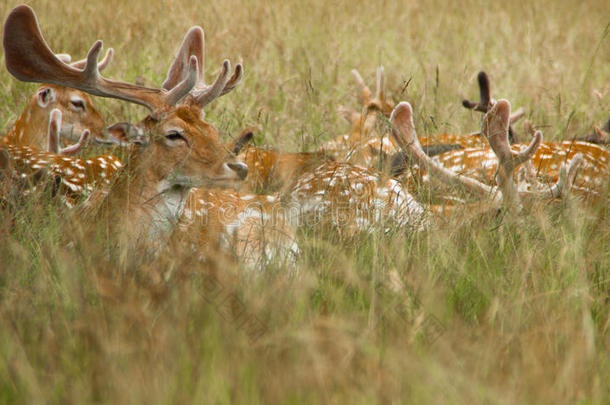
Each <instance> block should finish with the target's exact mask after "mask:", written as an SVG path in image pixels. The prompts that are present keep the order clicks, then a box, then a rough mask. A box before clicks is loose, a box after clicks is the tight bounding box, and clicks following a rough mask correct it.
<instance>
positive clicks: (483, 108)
mask: <svg viewBox="0 0 610 405" xmlns="http://www.w3.org/2000/svg"><path fill="white" fill-rule="evenodd" d="M477 82H478V83H479V102H474V101H470V100H468V99H464V100H462V105H463V106H464V107H466V108H468V109H469V110H474V111H479V112H482V113H483V114H485V113H486V112H488V111H489V109H490V108H491V107H493V106H494V104H496V100H494V99H493V98H491V90H490V89H491V85H490V84H489V77H488V76H487V73H485V72H483V71H480V72H479V74H478V75H477ZM524 115H525V112H524V110H523V108H519V109H518V110H517V111H515V112H514V113H513V114H512V115H511V116H510V126H509V127H508V138H509V140H510V141H511V143H515V142H519V136H518V135H517V134H516V133H515V131H514V130H513V127H512V124H514V123H515V122H517V121H519V120H520V119H521V118H522V117H523V116H524Z"/></svg>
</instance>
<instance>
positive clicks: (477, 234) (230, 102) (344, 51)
mask: <svg viewBox="0 0 610 405" xmlns="http://www.w3.org/2000/svg"><path fill="white" fill-rule="evenodd" d="M400 3H403V2H364V1H353V0H352V1H342V0H339V1H335V2H330V3H329V2H323V1H307V2H306V1H277V2H244V4H242V3H241V2H237V1H233V0H225V1H222V2H214V3H211V4H205V3H193V2H187V1H173V0H165V1H158V2H148V1H141V0H134V1H131V2H123V1H118V0H110V1H104V2H101V1H87V2H79V3H74V2H57V1H49V0H40V1H31V2H30V3H29V4H30V5H32V7H33V8H34V9H35V10H36V12H37V14H38V16H39V18H40V23H41V25H42V28H43V31H44V32H45V35H46V36H47V39H48V41H49V42H50V44H51V46H52V47H53V49H55V50H57V51H62V52H69V53H72V54H73V55H74V56H75V57H82V56H84V55H85V52H86V50H87V49H88V47H89V46H90V45H91V44H92V43H93V41H94V40H95V39H98V38H100V39H103V40H104V43H105V44H106V45H107V46H113V47H114V48H115V49H116V50H117V57H116V60H115V62H114V63H113V65H112V67H111V68H109V69H108V75H109V76H111V77H116V78H121V79H124V80H128V81H133V80H135V78H136V77H144V78H145V79H146V80H147V81H148V82H149V83H150V84H151V85H159V84H160V83H161V82H162V80H163V79H164V75H165V71H166V69H167V67H168V65H169V63H170V60H171V58H172V56H173V53H174V52H175V50H176V47H177V46H178V45H179V42H180V40H181V39H182V36H183V34H184V33H185V32H186V30H187V28H188V27H189V26H191V25H192V24H199V25H201V26H203V27H204V29H205V31H206V35H207V44H206V45H207V56H208V60H207V63H206V65H207V68H208V69H209V71H210V72H213V71H214V70H215V69H216V67H217V66H219V63H220V61H221V59H223V58H225V57H229V58H231V59H232V60H236V59H239V58H241V59H243V62H244V65H245V68H246V77H245V80H244V81H243V83H242V85H241V86H240V88H239V89H238V90H237V91H235V92H234V93H232V94H231V95H229V96H226V97H223V98H222V99H220V100H219V101H218V102H216V103H215V104H214V105H213V106H212V107H211V109H210V112H209V114H208V119H209V121H210V122H212V123H214V124H215V125H217V126H218V127H219V129H221V131H222V132H223V134H224V136H226V137H229V136H231V135H232V134H237V133H238V131H239V130H240V129H241V128H243V127H246V126H249V125H258V126H259V127H260V129H261V131H260V132H259V133H258V135H257V142H259V143H262V144H273V145H276V146H280V147H282V148H285V149H286V150H311V149H313V148H314V147H315V146H317V145H318V144H319V143H320V142H322V141H323V140H326V139H329V138H331V137H333V136H335V135H338V134H340V133H342V132H343V131H344V130H346V126H347V124H345V123H344V122H342V121H341V120H340V118H339V116H338V114H337V113H336V107H337V106H338V105H339V104H344V105H351V106H354V107H356V106H357V100H356V97H355V94H356V89H355V86H354V83H353V81H352V79H351V77H350V75H349V70H350V69H352V68H354V67H356V68H358V69H359V70H360V72H361V73H363V75H365V78H367V79H369V80H370V79H372V77H373V73H374V70H375V68H376V66H377V65H379V64H382V65H384V67H385V69H386V77H387V79H386V83H387V88H388V91H389V94H390V95H391V96H393V97H394V99H395V100H396V101H400V100H407V101H409V102H411V103H412V104H413V105H414V107H415V111H416V115H417V116H416V126H417V128H419V132H420V133H422V134H424V133H426V134H429V133H430V134H433V133H437V132H442V131H450V132H469V131H472V130H475V129H476V128H477V126H478V120H479V117H478V116H477V115H476V114H474V113H469V112H466V111H464V110H463V108H462V107H461V106H460V100H461V98H462V97H464V96H468V97H471V98H472V97H475V96H476V93H477V91H476V84H475V75H476V73H477V72H478V71H479V70H481V69H484V70H486V71H487V72H488V73H489V74H490V76H491V78H492V86H493V90H492V91H493V93H494V95H495V97H505V98H508V99H509V100H511V101H512V102H513V105H516V106H523V107H525V108H526V110H527V113H528V118H529V119H530V120H532V122H534V123H535V124H536V125H540V126H543V130H544V134H545V138H546V139H562V138H571V137H573V136H575V135H581V134H584V133H586V132H588V131H589V129H590V126H591V125H592V124H594V123H599V122H600V121H603V120H605V119H607V115H608V111H609V110H610V108H609V103H610V101H609V100H610V84H609V82H608V78H609V77H610V63H609V62H610V51H609V50H610V46H609V44H610V42H609V41H610V38H609V36H610V35H609V34H608V24H609V21H608V15H609V13H608V11H610V8H609V7H608V4H607V3H606V2H603V1H599V2H587V3H582V4H576V2H574V1H559V2H556V1H540V2H525V1H516V2H508V3H506V2H504V3H498V4H494V5H489V4H488V2H483V1H466V2H462V3H461V4H460V5H459V6H458V5H457V4H453V3H452V2H446V1H432V2H426V4H425V5H424V4H421V3H415V2H412V3H405V4H400ZM16 4H18V3H17V1H14V0H8V1H4V2H3V3H2V4H0V15H1V16H3V18H4V17H5V16H6V15H7V14H8V12H9V11H10V10H11V9H12V7H14V6H15V5H16ZM210 75H211V74H210ZM407 82H408V83H409V85H408V86H407V87H406V88H405V85H406V83H407ZM0 83H2V84H1V86H2V87H1V88H0V100H1V102H0V126H2V127H4V128H8V126H9V125H10V124H11V123H12V121H13V120H14V119H15V118H16V116H17V115H18V114H19V112H20V111H21V108H22V107H23V105H24V101H25V99H26V97H28V96H29V94H31V92H32V91H33V89H34V88H35V86H34V85H29V84H21V83H18V82H17V81H16V80H14V79H13V78H12V77H11V76H10V75H9V74H8V73H7V72H6V70H5V69H0ZM594 91H597V92H599V93H600V94H601V95H602V97H601V98H598V97H596V96H595V95H594ZM99 105H101V106H102V110H103V111H104V113H105V115H106V117H107V118H108V121H109V122H112V121H114V120H116V119H119V118H120V119H123V118H130V119H134V120H135V119H137V118H141V117H142V116H143V114H144V111H143V110H141V109H140V108H139V107H134V106H129V105H126V104H125V103H121V102H118V101H114V100H110V101H109V100H99ZM606 201H607V199H606ZM0 215H1V216H2V220H1V221H0V402H6V403H14V402H23V403H42V402H52V403H70V402H74V403H82V402H84V403H86V402H109V403H134V402H137V403H143V402H146V403H184V402H186V403H190V402H194V403H200V402H205V403H207V402H210V403H248V404H252V403H312V402H330V403H389V402H396V403H399V402H411V403H554V404H557V403H570V404H571V403H583V404H589V403H591V404H602V403H608V401H609V400H610V392H609V388H608V381H610V339H609V338H608V336H609V335H608V333H609V328H610V315H609V314H610V298H609V296H610V287H609V285H608V279H609V276H610V274H609V273H610V271H609V269H610V249H609V248H608V246H610V219H609V217H608V208H607V204H605V203H602V204H599V205H598V206H595V207H587V208H583V207H582V206H581V205H579V204H578V203H569V204H566V205H562V206H542V207H537V208H536V209H534V210H532V211H528V212H525V213H523V215H522V218H520V219H519V220H517V221H507V222H504V223H502V224H499V223H498V221H497V220H493V219H481V220H478V221H472V222H470V223H468V224H465V225H464V224H462V223H461V222H462V221H461V220H460V219H459V218H456V219H455V220H452V221H450V222H449V223H448V224H447V225H446V226H443V227H441V228H440V229H436V230H432V231H430V232H427V233H424V234H419V235H402V234H393V235H384V234H383V233H381V232H380V233H378V234H373V235H366V236H362V237H360V238H357V239H356V240H351V241H350V243H346V242H345V241H340V242H343V243H336V242H337V241H336V240H335V239H333V238H334V237H333V236H331V237H327V236H324V237H323V236H322V235H321V232H319V231H317V230H315V229H313V230H310V231H309V232H304V234H303V235H301V236H300V238H301V243H302V246H303V256H302V257H301V258H300V259H299V262H298V272H299V277H293V276H292V274H293V272H292V271H290V269H287V268H284V267H282V266H280V265H273V264H272V265H271V266H269V267H268V268H265V269H263V270H262V271H261V272H260V273H256V274H255V273H252V272H246V271H244V270H243V269H241V268H239V266H235V265H231V264H230V263H229V264H227V263H225V262H223V261H222V260H221V258H218V261H217V262H214V263H208V264H205V265H203V264H200V263H197V262H196V261H195V260H194V259H193V258H192V254H191V253H190V252H189V251H188V249H186V248H184V247H182V246H179V245H178V246H172V247H171V252H170V253H167V254H162V255H161V256H160V257H159V258H158V260H156V261H155V262H153V263H150V262H147V261H145V260H143V258H142V257H126V256H125V254H124V252H121V251H115V252H112V254H110V255H109V254H107V252H105V250H104V249H105V247H104V246H100V243H96V241H95V240H87V239H82V238H79V237H77V236H71V235H67V234H66V233H67V232H66V230H67V229H71V227H70V226H71V224H67V223H66V219H65V218H63V217H60V216H58V215H57V211H56V203H55V202H53V201H49V199H48V198H47V196H45V195H44V194H41V195H38V196H35V197H34V198H32V199H30V200H27V201H23V202H21V203H20V205H19V206H17V207H14V208H13V209H10V210H9V209H2V210H1V211H0ZM329 238H330V239H331V241H330V242H332V243H330V242H329ZM67 241H71V244H69V245H68V246H69V247H66V245H67ZM396 279H399V280H401V281H400V282H397V281H396ZM401 283H402V285H401ZM220 288H222V290H219V289H220ZM226 298H229V299H232V300H233V302H234V303H236V304H235V305H233V307H232V308H233V310H231V307H230V306H229V305H227V302H228V301H224V300H225V299H226ZM242 305H243V307H242ZM240 308H241V309H243V313H240V311H239V309H240ZM254 317H256V318H254ZM254 320H259V321H260V322H261V325H263V326H264V327H265V328H266V329H265V333H264V334H262V336H259V337H258V338H257V339H249V337H252V336H254V335H255V334H256V333H255V329H253V326H252V322H253V321H254ZM245 321H249V322H250V323H249V324H248V325H249V326H247V327H246V326H243V325H242V323H243V322H245ZM435 326H436V327H437V330H440V331H441V332H440V333H439V334H438V336H437V335H435V334H433V331H434V330H435V329H434V327H435ZM249 334H250V335H249ZM434 337H437V338H436V339H435V340H434V339H433V338H434ZM251 340H252V341H251ZM604 381H606V382H605V383H604Z"/></svg>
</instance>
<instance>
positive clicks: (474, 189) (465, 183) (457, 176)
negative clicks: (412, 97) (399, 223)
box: [391, 99, 583, 212]
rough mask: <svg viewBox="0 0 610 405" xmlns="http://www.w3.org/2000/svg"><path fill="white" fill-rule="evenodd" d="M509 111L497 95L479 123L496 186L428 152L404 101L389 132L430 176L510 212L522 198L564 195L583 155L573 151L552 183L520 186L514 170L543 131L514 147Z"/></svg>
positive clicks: (526, 158)
mask: <svg viewBox="0 0 610 405" xmlns="http://www.w3.org/2000/svg"><path fill="white" fill-rule="evenodd" d="M510 112H511V105H510V102H508V100H504V99H500V100H498V101H497V102H495V103H494V104H493V106H492V107H491V108H490V109H489V110H488V111H487V112H486V113H485V115H484V117H483V120H482V123H481V134H482V135H483V137H484V139H485V140H486V141H487V142H488V144H489V146H490V150H491V151H492V152H493V154H494V155H495V157H496V159H497V161H498V168H497V173H496V177H497V186H495V185H488V184H485V183H482V182H480V181H478V180H477V179H475V178H472V177H469V176H467V175H462V174H461V173H459V172H456V171H453V170H450V169H448V168H446V167H444V166H443V165H441V164H439V163H438V162H437V161H436V160H434V159H433V158H431V157H429V156H427V155H426V154H425V153H424V151H423V149H422V147H421V144H420V143H419V139H418V137H417V134H416V132H415V126H414V124H413V110H412V107H411V105H410V104H409V103H407V102H402V103H400V104H399V105H398V106H397V107H396V108H395V110H394V112H393V116H392V119H391V121H392V124H393V130H392V135H393V137H394V139H395V140H396V142H397V143H398V144H399V145H400V147H401V149H402V150H403V152H404V153H405V154H407V155H408V156H409V157H410V158H411V159H412V160H413V161H414V162H415V163H416V164H418V165H419V166H420V167H423V168H425V170H426V171H427V172H428V173H429V175H430V177H431V178H434V179H436V180H438V181H441V182H443V183H445V184H448V185H452V186H458V187H461V188H463V189H464V190H466V191H467V192H469V193H471V194H473V195H475V196H479V197H485V198H490V199H491V201H492V203H493V204H495V205H497V206H503V207H504V208H506V209H507V210H510V211H512V212H516V211H519V210H520V209H521V207H522V200H524V199H527V200H531V199H541V198H542V199H554V198H560V197H565V196H566V195H567V193H568V192H569V190H570V188H571V187H572V184H573V182H574V178H575V176H576V173H577V171H578V169H579V168H580V166H581V165H582V163H583V155H582V154H581V153H576V154H575V155H574V156H573V157H572V159H571V160H570V161H569V163H566V162H564V163H562V164H561V167H560V168H559V176H558V179H557V181H556V182H555V184H553V185H552V186H545V187H540V188H534V189H532V188H527V187H526V188H523V187H520V185H519V184H518V183H517V182H515V172H516V171H517V169H518V168H519V166H521V165H523V164H524V163H526V162H528V161H530V160H531V159H532V158H533V156H534V155H535V154H536V152H537V150H538V148H539V147H540V145H541V144H542V132H541V131H536V132H535V134H534V137H533V139H532V141H531V142H530V143H529V144H528V145H527V146H526V147H525V148H524V149H521V150H519V151H517V150H513V149H512V148H511V146H510V144H509V127H510Z"/></svg>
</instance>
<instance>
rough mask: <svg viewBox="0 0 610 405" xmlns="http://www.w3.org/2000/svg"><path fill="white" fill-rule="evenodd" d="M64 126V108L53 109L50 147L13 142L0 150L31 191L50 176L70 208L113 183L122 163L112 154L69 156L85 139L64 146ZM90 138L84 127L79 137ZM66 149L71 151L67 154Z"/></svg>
mask: <svg viewBox="0 0 610 405" xmlns="http://www.w3.org/2000/svg"><path fill="white" fill-rule="evenodd" d="M61 128H62V114H61V111H60V110H58V109H54V110H52V111H51V114H50V118H49V125H48V134H47V139H48V150H39V149H36V148H33V147H29V146H15V145H12V144H5V145H3V146H0V149H2V150H4V151H5V153H6V155H7V156H8V157H9V159H10V161H11V170H12V173H14V176H15V177H18V178H20V179H21V182H22V183H23V182H25V183H28V184H29V185H30V186H31V189H30V190H29V191H28V192H31V191H34V190H36V189H37V188H38V187H39V186H43V187H44V186H45V183H46V182H45V181H44V180H45V179H50V181H51V182H53V183H57V184H56V186H55V191H54V194H58V195H60V196H61V197H62V198H63V199H64V202H65V203H66V205H67V206H68V207H73V206H75V205H76V204H77V203H78V202H79V201H82V200H83V199H84V198H86V196H88V195H89V194H90V193H91V192H93V190H95V189H96V188H99V187H102V186H108V185H110V181H111V179H112V177H113V176H114V174H115V172H116V171H117V170H119V169H120V168H121V166H122V165H121V162H120V161H119V160H118V159H117V158H116V157H114V156H113V155H110V154H108V155H102V156H96V157H92V158H80V159H79V158H75V157H71V156H66V155H69V154H71V152H72V151H71V150H74V149H80V148H82V145H83V142H79V144H77V145H72V146H70V147H68V148H61V147H60V146H59V139H60V134H61V132H62V131H61ZM88 138H89V130H88V129H85V130H83V133H82V134H81V136H80V139H82V140H85V142H86V140H87V139H88ZM66 150H68V151H69V152H70V153H66ZM24 191H25V190H24Z"/></svg>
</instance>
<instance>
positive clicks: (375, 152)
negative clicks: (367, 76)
mask: <svg viewBox="0 0 610 405" xmlns="http://www.w3.org/2000/svg"><path fill="white" fill-rule="evenodd" d="M383 72H384V71H383V67H379V68H378V69H377V84H376V89H375V96H374V97H373V93H372V92H371V90H370V89H369V88H368V86H367V85H366V84H365V82H364V80H363V79H362V76H361V75H360V73H358V71H357V70H356V69H354V70H352V74H353V75H354V77H355V78H356V81H357V83H358V85H359V87H360V89H361V91H362V99H363V108H362V112H357V111H354V110H351V109H349V108H346V107H340V108H339V112H340V114H341V115H342V116H344V117H345V118H346V120H347V121H348V122H350V124H351V128H350V132H349V133H348V134H345V135H342V136H340V137H337V138H335V139H334V140H332V141H329V142H327V143H325V144H324V145H323V146H322V148H321V149H322V150H325V151H328V152H332V153H334V154H335V155H336V156H337V157H339V158H340V159H344V160H346V161H349V162H351V163H355V164H360V165H363V166H368V167H376V168H378V169H382V170H385V168H386V167H385V166H386V165H387V164H389V163H390V162H391V159H392V157H393V156H394V155H395V154H396V153H398V152H399V148H398V145H396V143H395V141H394V139H393V137H392V136H390V134H389V133H387V131H386V127H385V126H382V130H381V132H382V134H381V135H380V136H375V135H374V134H375V131H374V128H375V123H376V120H377V118H378V117H379V114H382V115H383V116H385V117H386V118H389V117H390V113H391V112H392V108H393V103H392V102H391V101H389V100H388V99H387V98H386V96H385V90H384V88H383V86H384V74H383ZM485 79H486V81H485V82H484V83H483V84H482V87H481V98H482V100H489V80H488V79H487V76H485ZM473 104H474V103H473ZM476 105H477V106H478V108H477V111H478V110H481V109H480V107H479V106H480V105H483V104H482V102H480V103H478V104H476ZM481 111H482V110H481ZM522 116H523V109H519V110H518V111H516V112H515V113H514V114H513V115H511V124H512V123H514V122H516V121H518V120H519V119H520V118H521V117H522ZM511 133H512V129H511ZM511 136H512V135H511ZM420 143H421V145H422V147H423V149H424V151H425V152H426V154H428V155H430V156H434V155H437V154H440V153H443V152H445V151H449V150H454V149H461V148H465V147H476V146H484V145H485V141H484V140H483V139H482V138H481V136H480V132H475V133H472V134H468V135H463V134H451V133H443V134H438V135H431V136H427V137H422V138H421V139H420Z"/></svg>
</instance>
